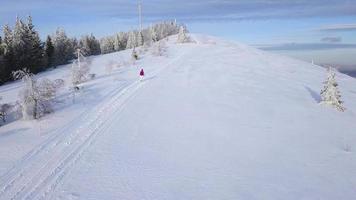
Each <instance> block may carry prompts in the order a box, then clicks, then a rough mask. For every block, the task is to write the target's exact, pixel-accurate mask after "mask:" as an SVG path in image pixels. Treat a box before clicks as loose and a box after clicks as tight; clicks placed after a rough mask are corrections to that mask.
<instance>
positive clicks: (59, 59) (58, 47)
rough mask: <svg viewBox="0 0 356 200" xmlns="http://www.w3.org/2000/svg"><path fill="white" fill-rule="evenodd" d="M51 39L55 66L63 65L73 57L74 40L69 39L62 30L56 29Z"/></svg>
mask: <svg viewBox="0 0 356 200" xmlns="http://www.w3.org/2000/svg"><path fill="white" fill-rule="evenodd" d="M52 38H53V44H54V61H55V64H56V65H60V64H65V63H67V62H68V61H69V60H71V59H73V58H74V57H75V55H74V51H75V50H74V48H75V45H76V44H75V43H76V40H74V39H72V40H71V39H69V38H68V36H67V34H66V33H65V31H64V30H63V29H57V31H56V33H55V35H54V36H53V37H52Z"/></svg>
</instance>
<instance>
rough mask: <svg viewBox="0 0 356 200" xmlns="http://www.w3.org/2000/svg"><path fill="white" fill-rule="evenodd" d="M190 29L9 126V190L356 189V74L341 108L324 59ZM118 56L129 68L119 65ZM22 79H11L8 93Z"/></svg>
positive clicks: (213, 193)
mask: <svg viewBox="0 0 356 200" xmlns="http://www.w3.org/2000/svg"><path fill="white" fill-rule="evenodd" d="M190 36H191V38H192V39H194V40H195V43H185V44H176V40H177V39H176V36H173V37H170V38H169V41H168V42H167V45H166V46H167V47H168V49H167V51H166V56H163V57H157V56H152V54H151V53H149V52H146V53H145V54H143V55H142V54H141V55H140V58H141V59H140V60H139V61H137V62H136V63H134V64H132V63H131V62H132V61H131V50H126V51H122V52H118V53H112V54H107V55H102V56H94V57H91V59H92V65H91V73H95V74H96V75H97V76H96V79H94V80H91V81H89V82H87V83H84V84H82V85H81V87H82V90H81V92H80V94H78V96H77V98H76V101H75V103H74V104H73V103H72V100H71V96H70V95H69V93H68V88H63V89H62V90H61V91H59V93H60V97H59V99H60V100H62V103H59V104H58V105H57V107H56V112H55V113H53V114H50V115H47V116H46V117H44V118H43V119H41V120H38V121H23V120H17V121H14V122H11V123H9V124H6V125H4V126H1V127H0V160H1V162H0V199H271V200H276V199H281V200H282V199H283V200H284V199H353V198H354V197H355V196H356V189H355V188H356V156H355V151H356V134H355V131H354V130H356V123H354V121H355V119H356V118H355V111H356V102H355V99H356V89H355V85H356V80H355V79H353V78H351V77H349V76H347V75H343V74H340V73H337V75H336V79H337V81H338V83H339V88H340V92H341V95H342V97H341V98H342V100H343V101H344V102H345V104H344V105H345V107H346V111H345V112H339V111H337V110H336V109H333V108H332V107H327V106H323V105H320V104H319V101H320V96H319V92H320V90H321V89H322V83H323V81H324V80H325V78H326V75H327V74H326V70H325V69H324V68H322V67H319V66H316V65H312V64H310V63H306V62H302V61H299V60H295V59H291V58H288V57H284V56H280V55H274V54H270V53H267V52H263V51H260V50H256V49H254V48H251V47H248V46H246V45H243V44H238V43H232V42H228V41H224V40H221V39H219V38H214V37H210V36H205V35H195V34H190ZM112 63H118V64H119V63H121V64H122V66H121V67H119V68H115V69H114V70H113V71H112V73H111V74H108V73H107V70H105V69H106V68H107V65H110V64H112ZM141 68H143V69H144V70H145V74H146V76H145V79H144V81H142V82H140V81H139V76H138V73H139V70H140V69H141ZM69 74H70V65H66V66H61V67H59V68H58V69H55V70H53V71H50V72H45V73H42V74H40V75H39V77H47V78H51V79H56V78H63V79H65V80H66V83H67V84H70V77H69ZM67 86H68V85H67ZM20 87H21V83H20V82H16V83H12V84H8V85H5V86H1V87H0V95H1V96H3V101H4V102H13V101H15V99H16V98H17V92H18V91H19V89H20Z"/></svg>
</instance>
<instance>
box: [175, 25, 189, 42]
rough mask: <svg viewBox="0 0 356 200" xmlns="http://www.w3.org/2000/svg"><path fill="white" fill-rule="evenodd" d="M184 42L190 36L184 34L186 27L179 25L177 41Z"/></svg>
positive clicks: (187, 40)
mask: <svg viewBox="0 0 356 200" xmlns="http://www.w3.org/2000/svg"><path fill="white" fill-rule="evenodd" d="M186 42H190V38H189V36H187V34H186V29H185V27H184V26H181V27H180V28H179V33H178V39H177V43H186Z"/></svg>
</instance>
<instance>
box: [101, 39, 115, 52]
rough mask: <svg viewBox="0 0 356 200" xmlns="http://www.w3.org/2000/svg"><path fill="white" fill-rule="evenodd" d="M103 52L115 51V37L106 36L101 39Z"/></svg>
mask: <svg viewBox="0 0 356 200" xmlns="http://www.w3.org/2000/svg"><path fill="white" fill-rule="evenodd" d="M100 48H101V53H102V54H106V53H111V52H114V51H115V38H114V37H112V36H109V37H105V38H103V39H101V41H100Z"/></svg>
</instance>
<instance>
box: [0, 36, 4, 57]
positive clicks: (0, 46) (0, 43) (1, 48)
mask: <svg viewBox="0 0 356 200" xmlns="http://www.w3.org/2000/svg"><path fill="white" fill-rule="evenodd" d="M2 55H4V48H3V44H2V37H1V36H0V56H2Z"/></svg>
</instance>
